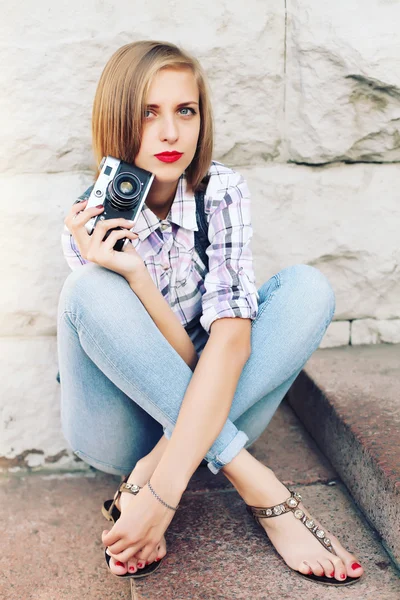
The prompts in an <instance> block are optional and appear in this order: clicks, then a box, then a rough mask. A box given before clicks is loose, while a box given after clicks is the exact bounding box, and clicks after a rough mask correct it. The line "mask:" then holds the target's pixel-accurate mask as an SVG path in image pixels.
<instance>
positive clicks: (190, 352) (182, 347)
mask: <svg viewBox="0 0 400 600" xmlns="http://www.w3.org/2000/svg"><path fill="white" fill-rule="evenodd" d="M128 283H129V285H130V287H131V289H132V290H133V291H134V292H135V294H136V295H137V297H138V298H139V300H140V301H141V302H142V304H143V305H144V307H145V308H146V310H147V312H148V313H149V315H150V316H151V318H152V319H153V321H154V323H155V324H156V325H157V327H158V329H159V330H160V331H161V333H162V334H163V336H164V337H165V338H166V339H167V340H168V342H169V343H170V344H171V346H172V347H173V348H175V350H176V351H177V353H178V354H179V355H180V356H181V357H182V358H183V360H184V361H185V363H186V364H187V365H188V366H189V367H190V368H191V370H192V371H194V369H195V367H196V364H197V361H198V356H197V352H196V350H195V347H194V346H193V343H192V340H191V339H190V337H189V336H188V334H187V332H186V330H185V328H184V327H183V325H182V324H181V322H180V321H179V319H178V317H177V316H176V314H175V313H174V312H173V310H172V309H171V307H170V306H169V304H168V302H167V301H166V300H165V298H164V296H163V295H162V293H161V292H160V290H159V289H158V288H157V286H156V285H155V284H154V282H153V280H152V278H151V276H150V273H149V272H148V270H147V268H144V270H143V272H141V273H140V274H135V279H134V280H132V281H128Z"/></svg>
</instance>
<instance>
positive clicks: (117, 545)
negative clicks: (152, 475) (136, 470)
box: [101, 485, 179, 562]
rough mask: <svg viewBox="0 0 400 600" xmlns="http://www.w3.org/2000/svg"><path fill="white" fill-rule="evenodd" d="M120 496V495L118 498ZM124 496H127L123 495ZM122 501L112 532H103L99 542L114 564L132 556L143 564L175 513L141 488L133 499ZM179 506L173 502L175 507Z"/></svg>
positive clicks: (147, 490)
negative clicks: (119, 514)
mask: <svg viewBox="0 0 400 600" xmlns="http://www.w3.org/2000/svg"><path fill="white" fill-rule="evenodd" d="M122 495H123V494H122ZM125 495H126V496H128V494H127V493H126V492H125ZM129 496H131V498H129V502H127V501H125V503H124V508H123V513H122V512H121V516H120V518H119V519H118V521H117V522H116V523H115V525H114V526H113V527H112V529H111V530H110V531H108V532H106V533H104V532H103V534H102V536H101V539H102V542H103V544H104V546H105V547H107V546H108V549H109V552H110V554H111V555H112V556H113V558H115V559H116V560H119V561H121V562H127V561H128V560H129V559H130V558H132V557H133V556H135V558H137V559H139V560H144V561H147V559H148V557H149V556H150V555H151V554H152V553H153V552H154V550H155V548H156V546H157V545H158V544H159V542H160V540H161V538H162V537H163V535H164V533H165V531H166V530H167V528H168V526H169V524H170V523H171V521H172V519H173V517H174V515H175V511H173V510H171V509H170V508H167V507H166V506H164V505H163V504H161V502H159V500H157V498H155V497H154V496H153V494H152V493H151V491H150V489H149V487H148V486H147V485H146V486H144V487H143V488H142V489H141V490H140V492H139V494H137V495H136V496H134V495H130V494H129ZM178 502H179V497H178V501H177V502H176V504H175V506H176V505H177V504H178Z"/></svg>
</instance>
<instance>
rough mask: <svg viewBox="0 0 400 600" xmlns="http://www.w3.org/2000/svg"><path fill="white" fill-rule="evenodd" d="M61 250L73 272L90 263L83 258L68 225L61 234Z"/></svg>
mask: <svg viewBox="0 0 400 600" xmlns="http://www.w3.org/2000/svg"><path fill="white" fill-rule="evenodd" d="M61 248H62V251H63V254H64V258H65V260H66V261H67V263H68V265H69V267H70V268H71V269H72V270H73V271H74V270H75V269H77V268H78V267H80V266H82V265H86V264H87V263H89V262H90V261H89V260H86V259H85V258H83V256H81V253H80V252H79V248H78V246H77V245H76V242H75V240H74V238H73V236H72V234H71V233H70V231H69V229H68V227H67V226H66V225H64V229H63V231H62V232H61Z"/></svg>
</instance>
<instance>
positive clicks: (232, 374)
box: [58, 41, 363, 585]
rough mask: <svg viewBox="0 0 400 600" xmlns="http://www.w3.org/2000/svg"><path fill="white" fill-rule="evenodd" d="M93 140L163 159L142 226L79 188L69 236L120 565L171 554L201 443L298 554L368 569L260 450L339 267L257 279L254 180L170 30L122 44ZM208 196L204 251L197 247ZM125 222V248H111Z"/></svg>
mask: <svg viewBox="0 0 400 600" xmlns="http://www.w3.org/2000/svg"><path fill="white" fill-rule="evenodd" d="M93 146H94V152H95V156H96V160H97V163H98V164H99V163H100V161H101V159H102V158H103V156H107V155H110V156H114V157H116V158H118V159H121V160H124V161H126V162H128V163H131V164H133V163H134V164H135V165H136V166H137V167H141V168H143V169H146V170H147V171H150V172H151V173H153V174H154V176H155V179H154V181H153V184H152V186H151V188H150V192H149V194H148V196H147V199H146V203H145V205H144V207H143V210H142V211H141V213H140V215H139V218H138V220H137V222H136V224H135V226H134V227H133V229H134V231H131V228H132V223H130V222H129V221H126V220H125V219H109V220H107V219H105V220H103V221H99V222H98V224H97V225H96V227H95V230H94V232H93V234H92V235H89V234H88V233H87V230H86V228H85V224H86V223H87V222H88V221H89V219H91V218H92V217H93V216H96V215H99V214H101V212H102V210H103V208H102V205H100V206H99V207H98V208H89V209H87V210H85V207H86V201H85V200H83V201H82V202H79V203H75V204H74V205H73V206H72V208H71V210H70V212H69V214H68V215H67V217H66V218H65V221H64V223H65V228H64V233H63V236H62V238H63V248H64V253H65V256H66V259H67V261H68V263H69V264H70V266H71V268H72V269H73V272H72V273H71V274H70V275H69V276H68V277H67V279H66V281H65V283H64V286H63V289H62V291H61V295H60V299H59V306H58V358H59V367H60V376H61V397H62V405H61V418H62V427H63V433H64V435H65V437H66V439H67V440H68V442H69V444H70V445H71V447H72V448H73V449H74V452H75V453H76V455H78V456H80V457H81V458H82V459H83V460H84V461H86V462H87V463H89V464H90V465H92V466H94V467H95V468H97V469H100V470H102V471H105V472H106V473H112V474H120V475H122V476H123V483H122V484H121V486H120V487H119V489H118V490H117V493H116V495H115V497H114V500H113V501H111V500H110V501H107V502H106V503H105V504H104V507H103V512H104V514H105V515H106V517H108V518H109V519H110V520H112V521H114V525H113V527H112V529H111V530H110V531H104V532H103V535H102V541H103V544H104V546H105V553H106V560H107V564H108V565H109V568H110V570H111V572H112V573H113V574H114V575H116V576H119V577H129V576H133V577H138V576H143V575H145V574H149V573H151V572H153V571H154V570H155V569H156V568H157V567H158V566H159V564H160V560H161V559H162V558H163V557H164V556H165V554H166V552H167V550H166V543H165V538H164V533H165V531H166V529H167V528H168V525H169V524H170V522H171V520H172V518H173V516H174V514H175V511H176V509H177V505H178V504H179V501H180V499H181V496H182V494H183V493H184V491H185V489H186V487H187V485H188V482H189V480H190V478H191V476H192V474H193V473H194V471H195V470H196V468H197V467H198V465H199V464H200V463H201V461H202V460H203V459H205V460H206V461H207V463H208V467H209V468H210V470H211V471H212V472H213V473H215V474H216V473H218V472H219V471H221V472H222V473H223V474H224V475H225V476H226V477H227V478H228V479H229V481H230V482H231V483H232V484H233V485H234V486H235V488H236V490H237V491H238V493H239V494H240V496H241V497H242V498H243V500H244V502H245V503H246V505H248V510H249V512H251V513H252V514H253V515H254V516H255V518H256V520H258V522H259V524H260V525H261V527H263V529H264V530H265V532H266V533H267V535H268V537H269V538H270V540H271V542H272V543H273V545H274V546H275V548H276V550H277V551H278V552H279V554H280V555H281V556H282V558H283V560H284V561H285V562H286V564H287V565H288V566H289V567H290V568H292V569H293V570H295V571H296V572H298V573H300V574H302V575H304V576H306V577H308V578H310V579H313V580H314V581H318V582H322V583H329V584H336V585H347V584H348V583H354V582H356V581H357V580H358V579H359V578H360V576H361V574H362V572H363V570H362V567H361V566H360V565H359V563H358V561H357V559H356V558H355V556H353V555H352V554H350V553H349V552H347V551H346V550H345V549H344V548H343V546H342V545H341V544H340V543H339V541H338V540H337V539H336V538H335V537H334V536H333V535H332V534H330V533H329V534H328V532H327V531H326V530H325V529H323V528H322V527H320V525H319V524H318V522H317V521H315V519H312V518H311V516H310V515H309V513H308V511H307V509H306V508H305V507H304V506H303V504H302V502H301V497H300V496H299V495H298V494H295V493H292V492H290V491H289V490H288V489H287V488H286V487H285V486H284V485H283V484H282V483H281V482H280V481H279V480H278V479H277V478H276V477H275V475H274V473H273V472H272V471H271V469H269V468H268V467H266V466H265V465H263V464H261V463H260V462H258V461H257V460H256V459H255V458H253V457H252V456H251V454H250V453H249V452H247V450H246V448H247V447H249V446H250V445H251V444H252V443H253V442H254V441H255V440H256V439H257V438H258V437H259V436H260V434H261V433H262V432H263V431H264V429H265V428H266V427H267V425H268V423H269V422H270V420H271V418H272V416H273V414H274V412H275V411H276V409H277V407H278V406H279V403H280V402H281V400H282V398H283V397H284V396H285V394H286V392H287V391H288V389H289V388H290V386H291V385H292V383H293V381H294V380H295V379H296V377H297V375H298V374H299V372H300V371H301V369H302V367H303V366H304V364H305V363H306V362H307V360H308V359H309V357H310V356H311V354H312V353H313V352H314V351H315V350H316V349H317V348H318V346H319V344H320V341H321V339H322V337H323V335H324V333H325V331H326V329H327V327H328V325H329V323H330V322H331V319H332V317H333V314H334V310H335V298H334V293H333V291H332V288H331V286H330V284H329V282H328V281H327V279H326V277H325V276H324V275H323V274H322V273H321V272H320V271H318V270H317V269H315V268H313V267H309V266H307V265H301V264H300V265H295V266H291V267H288V268H286V269H283V270H282V271H280V272H279V273H276V274H275V275H274V276H273V277H271V278H270V279H268V281H266V282H265V283H264V284H263V285H262V286H261V287H260V288H259V289H258V290H257V289H256V287H255V283H254V282H255V280H254V273H253V266H252V253H251V249H250V240H251V237H252V227H251V220H250V195H249V190H248V188H247V185H246V182H245V180H244V179H243V177H242V176H241V175H240V174H239V173H237V172H236V171H234V170H233V169H231V168H229V167H227V166H225V165H223V164H221V163H219V162H217V161H214V160H212V151H213V121H212V111H211V106H210V96H209V91H208V86H207V83H206V78H205V74H204V72H203V70H202V68H201V66H200V65H199V63H198V61H197V60H196V59H195V58H194V57H192V56H191V55H189V54H188V53H187V52H184V51H183V50H182V49H180V48H178V47H177V46H175V45H174V44H171V43H166V42H156V41H140V42H135V43H131V44H127V45H125V46H123V47H122V48H120V49H119V50H118V51H117V52H115V54H114V55H113V56H112V57H111V59H110V60H109V62H108V63H107V65H106V67H105V69H104V71H103V73H102V76H101V78H100V82H99V85H98V88H97V92H96V97H95V100H94V108H93ZM163 153H178V154H176V156H178V158H177V159H176V160H174V161H171V159H170V158H168V156H167V159H165V157H164V158H163V156H160V155H162V154H163ZM166 161H167V162H166ZM199 194H200V195H199ZM87 196H88V193H86V194H85V195H84V196H83V197H81V198H83V199H84V198H85V197H87ZM199 198H200V201H199ZM201 213H203V216H204V218H205V219H206V222H207V228H208V234H207V235H208V241H207V252H206V254H207V259H206V258H205V256H204V255H203V257H201V252H198V251H197V250H196V248H197V246H196V248H195V236H196V235H197V232H198V229H199V227H198V223H199V221H200V220H201ZM116 227H120V228H121V229H115V230H114V231H113V232H112V233H111V234H110V235H109V237H108V238H107V239H106V240H105V241H103V240H104V237H105V235H106V232H107V231H108V230H109V229H111V228H116ZM123 237H126V238H128V239H129V241H130V242H129V243H128V245H127V246H125V249H124V251H122V252H117V251H115V250H113V247H114V246H115V243H116V241H117V240H118V239H122V238H123ZM207 262H208V264H206V263H207ZM87 263H88V264H87ZM82 265H85V266H84V267H82ZM78 266H80V268H76V267H78ZM122 491H124V492H126V493H124V494H121V492H122Z"/></svg>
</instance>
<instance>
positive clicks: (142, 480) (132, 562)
mask: <svg viewBox="0 0 400 600" xmlns="http://www.w3.org/2000/svg"><path fill="white" fill-rule="evenodd" d="M153 471H154V468H153V469H152V470H151V473H149V472H147V473H145V469H143V468H142V466H140V467H138V468H136V467H135V469H134V470H133V471H132V473H131V475H130V476H129V478H128V483H136V484H137V485H139V486H140V487H143V486H144V485H146V483H147V481H148V480H149V478H150V477H151V475H152V472H153ZM139 494H140V492H139ZM115 495H116V494H115ZM130 500H131V494H127V493H126V492H125V493H124V492H123V493H122V494H121V495H120V497H119V498H118V500H117V501H116V503H115V506H116V507H117V508H118V510H119V511H120V512H121V513H122V512H123V510H124V506H127V504H128V503H129V501H130ZM106 552H107V554H108V555H109V556H111V559H110V571H111V572H112V573H114V574H115V575H125V573H127V572H129V573H135V572H136V571H137V570H138V569H143V567H145V566H146V564H147V565H149V564H151V563H152V562H154V561H159V560H161V558H163V557H164V556H165V555H166V554H167V543H166V541H165V537H164V536H163V537H162V539H161V541H160V543H159V544H158V546H157V547H156V549H155V551H154V553H153V554H151V555H150V556H149V558H148V559H147V562H146V563H145V562H144V561H140V560H139V561H138V560H137V559H136V558H134V557H132V558H131V559H129V560H128V562H125V563H123V562H121V561H119V560H116V559H115V558H113V556H112V555H111V553H110V551H109V549H108V548H107V549H106Z"/></svg>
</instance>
